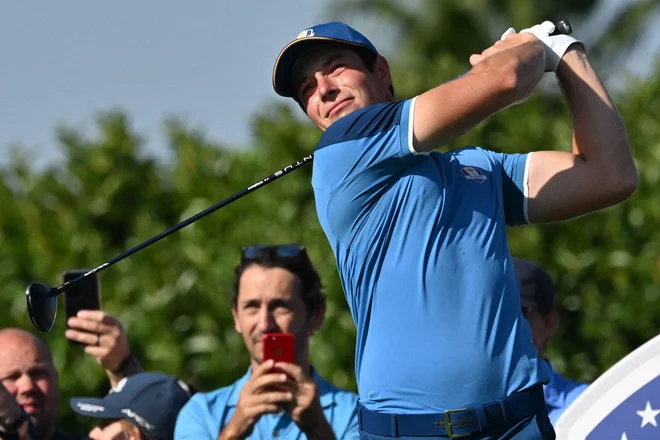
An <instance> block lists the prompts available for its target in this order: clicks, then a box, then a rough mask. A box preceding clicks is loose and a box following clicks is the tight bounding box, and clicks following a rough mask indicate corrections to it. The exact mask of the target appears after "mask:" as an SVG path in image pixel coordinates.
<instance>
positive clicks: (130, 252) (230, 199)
mask: <svg viewBox="0 0 660 440" xmlns="http://www.w3.org/2000/svg"><path fill="white" fill-rule="evenodd" d="M313 159H314V155H313V154H310V155H309V156H305V157H303V158H302V159H300V160H297V161H295V162H294V163H292V164H291V165H288V166H286V167H284V168H282V169H281V170H279V171H276V172H274V173H273V174H271V175H270V176H268V177H265V178H264V179H261V180H260V181H258V182H256V183H255V184H254V185H251V186H249V187H247V188H245V189H244V190H242V191H239V192H237V193H236V194H234V195H232V196H230V197H227V198H226V199H224V200H223V201H221V202H218V203H216V204H215V205H213V206H210V207H208V208H206V209H205V210H204V211H202V212H200V213H198V214H195V215H193V216H192V217H189V218H187V219H186V220H184V221H182V222H181V223H179V224H177V225H175V226H173V227H171V228H170V229H167V230H165V231H163V232H161V233H160V234H158V235H156V236H155V237H152V238H150V239H149V240H147V241H145V242H143V243H140V244H138V245H137V246H135V247H133V248H131V249H129V250H127V251H126V252H124V253H122V254H121V255H118V256H117V257H115V258H113V259H112V260H109V261H107V262H105V263H103V264H102V265H100V266H98V267H96V268H94V269H92V270H90V271H89V272H87V273H84V274H82V275H80V276H79V277H77V278H74V279H73V280H71V281H67V282H66V283H63V284H60V285H59V286H57V287H55V290H56V291H57V294H58V295H59V294H60V293H62V292H65V291H67V290H69V289H70V288H71V287H73V286H75V285H76V284H78V283H79V282H80V281H82V280H84V279H85V278H86V277H88V276H90V275H93V274H95V273H97V272H100V271H102V270H103V269H105V268H108V267H110V266H112V265H113V264H115V263H118V262H120V261H121V260H123V259H124V258H126V257H130V256H131V255H133V254H134V253H136V252H138V251H140V250H142V249H144V248H146V247H147V246H150V245H152V244H154V243H156V242H157V241H159V240H161V239H163V238H165V237H167V236H168V235H170V234H173V233H175V232H176V231H178V230H180V229H183V228H185V227H186V226H188V225H189V224H191V223H194V222H196V221H197V220H199V219H200V218H202V217H206V216H207V215H209V214H211V213H213V212H215V211H217V210H218V209H220V208H222V207H224V206H227V205H229V204H230V203H232V202H234V201H236V200H238V199H240V198H241V197H243V196H245V195H247V194H250V193H251V192H253V191H255V190H257V189H259V188H261V187H262V186H264V185H266V184H269V183H271V182H273V181H275V180H277V179H279V178H280V177H282V176H284V175H286V174H289V173H290V172H291V171H293V170H296V169H298V168H300V167H302V166H303V165H306V164H308V163H310V162H312V160H313Z"/></svg>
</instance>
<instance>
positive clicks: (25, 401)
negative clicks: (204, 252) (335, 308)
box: [0, 245, 587, 440]
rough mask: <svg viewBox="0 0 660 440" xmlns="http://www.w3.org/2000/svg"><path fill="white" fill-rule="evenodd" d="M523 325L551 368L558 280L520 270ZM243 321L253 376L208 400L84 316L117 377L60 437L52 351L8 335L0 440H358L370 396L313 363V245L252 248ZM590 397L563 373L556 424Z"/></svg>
mask: <svg viewBox="0 0 660 440" xmlns="http://www.w3.org/2000/svg"><path fill="white" fill-rule="evenodd" d="M514 265H515V268H516V273H517V275H518V280H519V285H520V293H521V297H520V304H521V315H522V316H524V317H525V318H526V319H527V321H528V322H529V326H530V328H531V330H532V334H533V342H534V345H535V346H536V348H537V349H538V351H539V354H540V357H542V358H543V359H545V361H546V362H548V363H550V360H548V359H546V357H545V353H546V350H547V348H548V345H549V343H550V340H551V338H552V335H553V333H554V331H555V330H556V329H557V327H558V325H559V316H558V314H557V311H556V309H555V288H554V283H553V281H552V280H551V278H550V277H549V275H548V274H547V273H546V272H545V271H544V270H543V269H542V268H540V267H539V266H537V265H535V264H534V263H532V262H530V261H528V260H524V259H518V258H515V259H514ZM232 291H233V296H232V300H231V313H232V315H233V318H234V326H235V329H236V331H237V332H238V333H239V334H240V335H241V337H242V339H243V342H244V344H245V349H246V352H247V355H248V356H249V358H250V367H249V368H248V370H247V371H246V372H245V375H244V376H243V377H241V378H238V379H237V380H236V381H235V382H234V383H232V384H218V387H219V388H218V389H216V390H210V391H197V390H196V389H195V388H194V387H193V386H192V385H190V384H187V383H185V382H184V381H182V380H180V379H178V378H177V377H174V376H172V375H169V374H166V373H164V372H158V371H144V370H143V368H142V366H141V364H140V361H139V359H136V357H135V356H134V355H133V353H132V352H131V348H130V343H129V336H128V335H127V332H126V330H125V329H124V327H123V326H122V324H121V323H120V322H119V321H118V320H117V319H116V318H115V317H113V316H110V315H108V314H107V313H105V312H103V311H102V310H81V311H79V312H78V313H77V314H76V316H72V317H70V318H69V319H68V320H67V329H66V331H65V333H64V335H63V336H64V337H66V338H67V339H69V340H70V341H74V342H77V343H79V344H82V345H84V350H85V352H86V353H88V354H89V355H90V356H93V357H94V358H95V359H96V361H97V363H98V364H99V366H100V367H101V368H103V369H104V370H105V372H106V374H107V377H108V380H109V383H110V385H111V387H112V388H111V389H110V391H109V393H108V394H107V395H105V396H101V397H98V396H97V397H70V398H69V405H70V406H71V408H72V410H73V411H75V412H76V413H78V414H80V415H82V416H85V417H89V418H91V419H94V420H96V421H97V422H96V426H95V427H94V429H92V430H91V431H90V432H89V433H81V432H79V433H65V432H62V431H61V430H60V429H58V426H57V423H58V408H59V407H60V399H61V398H63V396H60V392H59V387H58V377H59V375H58V372H57V369H56V367H55V365H54V362H53V358H52V356H51V353H50V350H49V348H48V346H47V345H46V344H45V343H44V342H43V341H42V340H41V339H40V338H39V337H38V336H36V335H35V334H33V333H30V332H28V331H25V330H22V329H16V328H4V329H1V330H0V382H1V386H0V438H1V439H21V440H25V439H30V440H73V439H87V438H89V439H94V440H101V439H103V440H109V439H115V440H119V439H150V440H166V439H176V440H184V439H190V440H192V439H209V440H213V439H237V438H284V439H299V438H308V439H316V438H319V439H326V438H337V439H358V438H359V429H358V396H357V394H355V393H353V392H352V391H349V390H343V389H339V388H337V387H335V386H334V385H332V384H331V383H330V382H329V381H327V380H325V379H323V378H322V377H321V376H320V375H319V373H318V372H317V370H316V369H315V368H314V366H313V365H312V364H311V363H310V344H309V341H310V338H311V337H312V336H313V335H314V333H315V332H316V331H317V330H319V329H320V328H321V326H322V325H323V322H324V318H325V312H326V299H325V296H324V293H323V285H322V282H321V280H320V278H319V275H318V273H317V271H316V269H315V267H314V265H313V263H312V262H311V261H310V258H309V256H308V255H307V252H306V251H305V248H304V247H303V246H299V245H273V246H251V247H247V248H245V249H243V252H242V257H241V260H240V262H239V263H238V265H237V266H236V268H235V279H234V285H233V290H232ZM269 333H287V334H291V335H293V336H294V337H295V362H293V363H289V362H275V361H273V360H264V358H263V342H262V341H263V337H264V335H265V334H269ZM586 388H587V384H584V383H578V382H575V381H573V380H570V379H568V378H565V377H562V376H561V375H559V374H558V373H556V372H554V373H553V375H552V379H551V381H550V382H549V383H548V384H546V385H545V386H544V392H545V400H546V406H547V408H548V411H549V414H550V419H551V420H552V422H553V423H555V422H556V421H557V418H558V417H559V416H560V415H561V414H562V412H564V410H565V409H566V408H567V407H568V406H569V405H570V404H571V402H573V401H574V400H575V399H576V397H577V396H578V395H579V394H580V393H581V392H583V391H584V390H585V389H586Z"/></svg>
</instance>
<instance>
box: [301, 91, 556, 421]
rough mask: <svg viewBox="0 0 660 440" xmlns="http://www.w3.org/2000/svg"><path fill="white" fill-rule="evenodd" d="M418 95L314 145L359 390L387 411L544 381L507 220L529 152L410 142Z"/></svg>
mask: <svg viewBox="0 0 660 440" xmlns="http://www.w3.org/2000/svg"><path fill="white" fill-rule="evenodd" d="M414 103H415V100H414V99H412V100H407V101H399V102H391V103H383V104H377V105H373V106H369V107H366V108H362V109H360V110H357V111H355V112H353V113H351V114H349V115H347V116H345V117H343V118H341V119H339V120H337V121H336V122H334V123H333V124H332V125H331V126H330V127H328V129H327V130H326V131H325V132H324V134H323V136H322V137H321V139H320V141H319V143H318V145H317V148H316V152H315V154H314V166H313V174H312V185H313V189H314V196H315V201H316V209H317V214H318V218H319V221H320V223H321V226H322V227H323V230H324V232H325V234H326V236H327V238H328V241H329V243H330V246H331V247H332V250H333V252H334V255H335V258H336V263H337V267H338V271H339V275H340V278H341V282H342V286H343V289H344V292H345V295H346V299H347V301H348V305H349V308H350V310H351V313H352V316H353V320H354V321H355V324H356V327H357V343H356V359H355V370H356V379H357V384H358V389H359V395H360V401H361V403H362V404H363V405H364V406H365V407H366V408H368V409H370V410H373V411H380V412H389V413H413V414H414V413H432V412H439V411H444V410H447V409H453V408H462V407H464V406H465V405H468V404H471V403H485V402H488V401H491V400H494V399H498V398H501V397H503V396H506V395H510V394H512V393H515V392H517V391H520V390H524V389H527V388H529V387H531V386H533V385H535V384H539V383H547V382H548V381H549V379H550V370H549V368H548V367H547V365H546V364H545V363H544V362H539V358H538V352H537V350H536V348H535V347H534V345H533V344H532V334H531V330H530V327H529V324H528V323H527V321H526V320H525V318H524V317H523V316H522V314H521V310H520V297H519V290H518V280H517V278H516V273H515V270H514V267H513V264H512V259H511V255H510V253H509V248H508V244H507V235H506V226H507V224H508V225H520V224H524V223H526V222H527V213H526V211H527V210H526V206H527V199H526V191H527V190H526V186H527V175H526V174H527V166H528V159H529V157H530V155H529V154H500V153H496V152H492V151H488V150H484V149H482V148H478V147H473V146H470V147H466V148H462V149H459V150H454V151H451V152H449V153H445V154H440V153H431V154H417V153H416V152H415V150H414V148H413V144H412V121H413V118H412V115H413V113H414Z"/></svg>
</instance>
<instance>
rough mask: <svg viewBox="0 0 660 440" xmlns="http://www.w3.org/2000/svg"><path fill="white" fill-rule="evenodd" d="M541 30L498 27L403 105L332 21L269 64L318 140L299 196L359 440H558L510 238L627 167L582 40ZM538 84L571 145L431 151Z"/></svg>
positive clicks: (615, 181) (589, 196)
mask: <svg viewBox="0 0 660 440" xmlns="http://www.w3.org/2000/svg"><path fill="white" fill-rule="evenodd" d="M553 31H554V24H553V23H551V22H544V23H542V24H539V25H536V26H533V27H532V28H529V29H525V30H523V31H521V32H520V33H516V32H515V30H513V29H509V30H508V31H507V32H505V34H504V35H503V36H502V39H501V40H499V41H497V42H496V43H495V44H494V45H492V46H491V47H489V48H487V49H486V50H484V51H483V52H482V53H480V54H474V55H472V56H471V57H470V60H469V61H470V64H471V65H472V68H471V69H470V70H469V71H468V72H467V73H466V74H464V75H463V76H461V77H459V78H457V79H454V80H452V81H450V82H447V83H444V84H440V85H439V86H437V87H435V88H433V89H431V90H428V91H426V92H424V93H422V94H420V95H419V96H416V97H413V98H412V99H406V100H395V98H394V88H393V86H392V78H391V74H390V68H389V65H388V62H387V61H386V60H385V58H384V57H383V56H381V55H380V54H379V53H378V51H377V50H376V48H375V47H374V46H373V45H372V44H371V42H369V40H368V39H367V38H366V37H365V36H363V35H362V34H360V33H359V32H357V31H356V30H355V29H352V28H351V27H349V26H347V25H346V24H343V23H339V22H332V23H325V24H320V25H317V26H314V27H311V28H309V29H306V30H304V31H302V32H301V33H300V34H299V35H298V37H297V38H296V39H295V40H293V41H292V42H291V43H289V44H288V45H287V46H286V47H285V48H284V49H283V50H282V51H281V53H280V54H279V56H278V58H277V60H276V62H275V67H274V72H273V86H274V88H275V91H276V92H277V93H278V94H279V95H281V96H284V97H290V98H293V99H294V100H296V102H298V104H299V105H300V106H301V108H302V109H303V110H304V111H305V113H306V114H307V115H308V117H309V118H310V119H311V120H312V121H313V122H314V123H315V124H316V125H317V126H318V127H319V128H320V129H321V130H322V131H323V135H322V137H321V139H320V141H319V143H318V145H317V146H316V150H315V153H314V167H313V176H312V185H313V189H314V195H315V200H316V206H317V212H318V217H319V220H320V222H321V225H322V227H323V229H324V231H325V234H326V235H327V238H328V240H329V242H330V245H331V247H332V249H333V251H334V254H335V257H336V262H337V266H338V270H339V274H340V277H341V280H342V285H343V288H344V291H345V295H346V299H347V301H348V304H349V307H350V309H351V313H352V315H353V319H354V321H355V324H356V327H357V347H356V365H355V367H356V377H357V383H358V389H359V397H360V403H361V406H362V407H361V410H360V416H359V418H360V430H361V435H362V437H361V438H363V439H381V438H389V437H399V438H406V437H411V438H416V439H419V438H420V437H424V436H426V437H430V438H447V437H450V438H457V437H463V436H465V438H469V439H477V438H479V439H495V438H497V439H503V438H517V439H523V438H525V439H536V438H544V439H545V438H555V434H554V431H553V428H552V426H551V424H550V421H549V419H548V413H547V410H546V407H545V403H544V398H543V388H542V385H543V384H545V383H547V382H548V381H549V379H550V370H549V368H548V367H547V364H546V363H545V362H543V361H542V359H540V358H539V354H538V352H537V350H536V348H535V347H534V345H533V343H532V335H531V331H530V328H529V325H528V323H527V321H526V320H525V318H524V317H523V316H522V314H521V309H520V298H519V290H518V284H517V279H516V272H515V270H514V267H513V262H512V258H511V255H510V253H509V249H508V246H507V235H506V226H507V225H522V224H525V223H542V222H555V221H561V220H566V219H570V218H574V217H577V216H581V215H584V214H587V213H589V212H593V211H596V210H599V209H602V208H606V207H609V206H612V205H615V204H618V203H621V202H623V201H624V200H626V199H627V198H628V197H629V196H630V195H631V194H632V193H633V192H634V191H635V189H636V187H637V172H636V169H635V165H634V162H633V158H632V155H631V148H630V145H629V141H628V137H627V135H626V130H625V127H624V125H623V123H622V120H621V118H620V116H619V114H618V113H617V111H616V109H615V107H614V104H613V102H612V101H611V99H610V97H609V96H608V93H607V91H606V90H605V88H604V86H603V84H602V83H601V81H600V80H599V79H598V76H597V75H596V73H595V72H594V70H593V68H592V66H591V65H590V63H589V60H588V58H587V55H586V50H585V46H584V45H583V44H582V43H581V42H579V41H577V40H575V39H574V38H573V37H571V36H568V35H557V36H550V34H551V33H552V32H553ZM544 72H549V73H550V74H552V75H556V78H557V79H558V80H559V83H560V85H561V88H562V90H563V92H564V94H565V97H566V102H567V104H568V107H569V110H570V115H571V122H572V127H573V136H572V151H570V152H569V151H566V152H564V151H538V152H534V153H530V154H502V153H497V152H493V151H489V150H487V149H484V148H480V147H477V146H467V147H465V148H462V149H458V150H454V151H450V152H448V153H444V154H440V153H437V152H433V150H435V149H437V148H439V147H441V146H443V145H446V144H447V143H449V142H451V141H453V140H454V139H456V138H457V137H458V136H460V135H461V134H463V133H465V132H466V131H468V130H470V129H471V128H473V127H474V126H476V125H477V124H479V123H480V122H482V121H484V120H486V119H488V118H489V117H490V116H492V115H493V114H495V113H497V112H498V111H500V110H503V109H505V108H507V107H509V106H512V105H517V104H520V103H522V102H523V101H525V99H527V98H528V97H529V96H530V94H531V93H532V92H533V91H534V89H535V87H536V85H537V83H538V82H539V80H540V79H541V77H542V76H543V74H544ZM419 74H425V73H424V72H419ZM570 142H571V139H568V138H567V139H566V143H567V145H562V146H561V147H565V146H568V144H569V143H570Z"/></svg>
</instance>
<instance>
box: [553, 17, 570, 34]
mask: <svg viewBox="0 0 660 440" xmlns="http://www.w3.org/2000/svg"><path fill="white" fill-rule="evenodd" d="M572 33H573V28H571V24H570V23H569V22H568V20H561V21H558V22H557V23H555V30H554V32H552V33H551V34H550V35H559V34H564V35H570V34H572Z"/></svg>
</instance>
